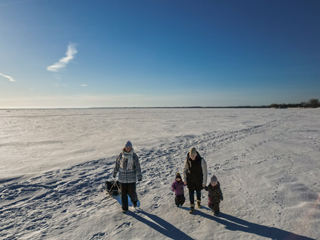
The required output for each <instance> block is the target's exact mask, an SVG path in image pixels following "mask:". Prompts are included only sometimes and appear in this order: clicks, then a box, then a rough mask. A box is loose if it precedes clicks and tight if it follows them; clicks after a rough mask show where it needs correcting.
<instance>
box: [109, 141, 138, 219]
mask: <svg viewBox="0 0 320 240" xmlns="http://www.w3.org/2000/svg"><path fill="white" fill-rule="evenodd" d="M118 172H119V177H118V181H119V183H120V188H121V203H122V212H123V213H126V212H127V211H128V195H129V197H130V199H131V202H132V203H133V206H134V207H136V206H137V203H138V196H137V193H136V181H137V179H138V181H141V180H142V174H141V168H140V163H139V158H138V156H137V154H136V153H135V152H134V150H133V148H132V143H131V142H130V141H128V142H127V143H126V145H125V147H124V148H123V150H122V152H121V153H120V154H119V156H118V158H117V160H116V163H115V166H114V170H113V177H114V178H116V176H117V173H118Z"/></svg>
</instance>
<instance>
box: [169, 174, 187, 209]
mask: <svg viewBox="0 0 320 240" xmlns="http://www.w3.org/2000/svg"><path fill="white" fill-rule="evenodd" d="M184 186H186V185H185V184H184V182H183V181H182V179H181V175H180V173H177V174H176V180H175V181H174V182H173V183H172V186H171V189H172V191H174V193H175V194H176V197H175V203H176V206H177V207H180V206H182V205H183V204H184V202H185V198H184V189H183V187H184Z"/></svg>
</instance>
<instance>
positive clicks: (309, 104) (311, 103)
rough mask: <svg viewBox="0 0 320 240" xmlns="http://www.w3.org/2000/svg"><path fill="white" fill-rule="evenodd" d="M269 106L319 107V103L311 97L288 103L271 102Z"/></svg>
mask: <svg viewBox="0 0 320 240" xmlns="http://www.w3.org/2000/svg"><path fill="white" fill-rule="evenodd" d="M269 107H271V108H318V107H320V103H319V99H316V98H312V99H310V100H309V102H301V103H289V104H277V103H273V104H271V105H270V106H269Z"/></svg>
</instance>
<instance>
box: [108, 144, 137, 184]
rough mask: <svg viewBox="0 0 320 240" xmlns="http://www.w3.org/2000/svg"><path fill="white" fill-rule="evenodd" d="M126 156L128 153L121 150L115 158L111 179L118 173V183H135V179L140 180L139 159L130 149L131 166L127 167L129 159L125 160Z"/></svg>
mask: <svg viewBox="0 0 320 240" xmlns="http://www.w3.org/2000/svg"><path fill="white" fill-rule="evenodd" d="M127 155H128V153H126V152H125V151H124V150H123V151H122V153H120V154H119V156H118V157H117V160H116V164H115V166H114V169H113V177H114V178H115V177H116V176H117V173H118V172H119V177H118V181H119V182H120V183H135V182H136V181H137V179H138V180H141V179H142V174H141V168H140V163H139V158H138V156H137V154H135V153H134V152H133V149H132V153H131V156H132V166H131V167H128V162H129V159H128V158H126V156H127Z"/></svg>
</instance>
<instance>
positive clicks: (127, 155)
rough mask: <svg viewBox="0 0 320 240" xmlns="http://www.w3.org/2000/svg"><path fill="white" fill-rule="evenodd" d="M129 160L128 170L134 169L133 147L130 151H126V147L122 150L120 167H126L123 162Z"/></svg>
mask: <svg viewBox="0 0 320 240" xmlns="http://www.w3.org/2000/svg"><path fill="white" fill-rule="evenodd" d="M126 160H127V170H132V169H133V148H132V149H131V151H130V152H126V151H125V150H124V149H123V150H122V160H121V163H120V167H121V168H124V166H123V163H124V162H125V161H126Z"/></svg>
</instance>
